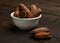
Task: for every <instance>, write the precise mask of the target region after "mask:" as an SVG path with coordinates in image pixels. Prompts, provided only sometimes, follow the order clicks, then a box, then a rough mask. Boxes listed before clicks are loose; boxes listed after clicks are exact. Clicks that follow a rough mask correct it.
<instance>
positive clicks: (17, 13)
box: [14, 7, 20, 17]
mask: <svg viewBox="0 0 60 43" xmlns="http://www.w3.org/2000/svg"><path fill="white" fill-rule="evenodd" d="M14 16H16V17H20V11H19V7H17V8H16V10H15V13H14Z"/></svg>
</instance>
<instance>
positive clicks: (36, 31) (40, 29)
mask: <svg viewBox="0 0 60 43" xmlns="http://www.w3.org/2000/svg"><path fill="white" fill-rule="evenodd" d="M41 31H42V32H49V29H48V28H47V27H40V28H36V29H34V30H32V31H31V33H38V32H41Z"/></svg>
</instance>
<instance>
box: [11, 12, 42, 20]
mask: <svg viewBox="0 0 60 43" xmlns="http://www.w3.org/2000/svg"><path fill="white" fill-rule="evenodd" d="M14 13H15V12H12V13H11V14H10V16H11V17H12V18H14V19H17V20H35V19H39V18H41V17H42V14H40V15H39V16H38V17H35V18H18V17H15V16H14Z"/></svg>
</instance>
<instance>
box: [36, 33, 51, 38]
mask: <svg viewBox="0 0 60 43" xmlns="http://www.w3.org/2000/svg"><path fill="white" fill-rule="evenodd" d="M49 37H51V33H50V32H49V33H46V32H39V33H36V34H35V38H49Z"/></svg>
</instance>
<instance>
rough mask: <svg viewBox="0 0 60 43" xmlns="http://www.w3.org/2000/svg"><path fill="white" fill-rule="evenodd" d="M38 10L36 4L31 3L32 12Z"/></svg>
mask: <svg viewBox="0 0 60 43" xmlns="http://www.w3.org/2000/svg"><path fill="white" fill-rule="evenodd" d="M36 10H37V7H36V5H35V4H32V5H31V12H32V14H34V13H35V12H36Z"/></svg>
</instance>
